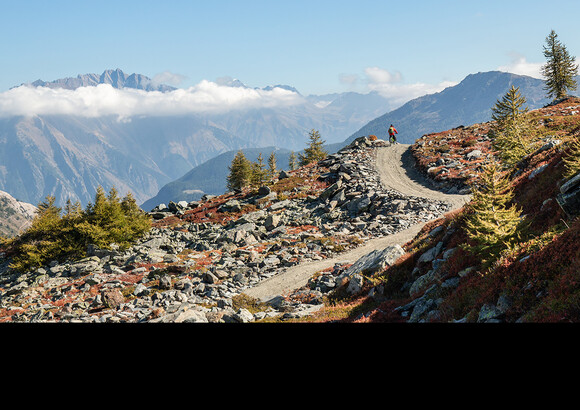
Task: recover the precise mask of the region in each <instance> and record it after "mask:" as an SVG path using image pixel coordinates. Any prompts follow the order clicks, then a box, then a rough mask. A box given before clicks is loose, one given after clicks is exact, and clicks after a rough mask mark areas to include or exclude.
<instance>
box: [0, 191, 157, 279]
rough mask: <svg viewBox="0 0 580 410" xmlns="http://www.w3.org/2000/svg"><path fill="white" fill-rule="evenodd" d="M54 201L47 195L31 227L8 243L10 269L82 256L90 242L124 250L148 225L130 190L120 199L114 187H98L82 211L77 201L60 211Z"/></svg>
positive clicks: (26, 267)
mask: <svg viewBox="0 0 580 410" xmlns="http://www.w3.org/2000/svg"><path fill="white" fill-rule="evenodd" d="M54 202H55V198H54V197H53V196H50V195H49V196H47V197H46V199H45V200H44V201H43V202H41V203H40V204H39V205H38V210H37V213H36V216H35V218H34V220H33V221H32V225H31V227H30V228H29V229H28V230H27V231H25V232H24V233H23V234H21V235H20V236H17V237H15V238H14V239H12V240H10V241H8V242H7V244H6V245H7V247H8V248H9V249H10V251H11V254H12V255H13V259H12V264H11V265H10V266H11V267H12V268H13V269H16V270H18V271H21V272H25V271H29V270H32V269H36V268H39V267H41V266H45V265H47V264H48V263H49V262H51V261H53V260H56V261H59V262H62V261H64V260H66V259H77V258H82V257H85V256H86V250H87V245H89V244H92V245H95V246H96V247H98V248H101V249H108V248H110V246H111V245H112V244H113V243H114V244H116V245H117V246H118V247H119V248H120V249H126V248H128V247H129V246H130V245H131V244H132V243H133V242H134V241H135V240H136V239H138V238H139V237H140V236H142V235H143V234H144V233H145V232H147V231H148V230H149V229H150V227H151V221H150V218H149V216H148V215H147V214H146V213H144V212H143V211H142V210H141V209H140V208H139V207H138V206H137V204H136V202H135V199H134V198H133V196H132V195H131V194H130V193H129V194H128V195H127V196H125V197H124V198H123V199H122V200H120V199H119V197H118V196H117V191H116V190H115V188H112V189H111V190H110V192H109V195H108V196H106V195H105V193H104V191H103V188H102V187H99V188H98V189H97V193H96V195H95V201H94V203H89V204H88V205H87V207H86V209H85V210H83V209H82V208H81V206H80V204H79V203H78V202H77V203H75V204H71V202H70V201H67V204H66V207H65V208H64V212H63V210H62V209H61V208H59V207H57V206H56V205H55V204H54Z"/></svg>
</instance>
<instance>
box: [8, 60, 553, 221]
mask: <svg viewBox="0 0 580 410" xmlns="http://www.w3.org/2000/svg"><path fill="white" fill-rule="evenodd" d="M100 84H108V85H110V86H111V87H113V88H115V89H127V88H128V89H135V90H140V91H139V92H146V93H149V92H158V91H160V92H161V93H162V94H171V93H173V92H179V91H183V90H178V89H175V88H173V87H170V86H166V85H163V84H156V83H155V82H153V80H151V79H149V78H148V77H146V76H143V75H139V74H131V75H127V74H125V73H123V71H121V70H120V69H116V70H106V71H105V72H103V73H102V74H100V75H97V74H85V75H79V76H77V77H76V78H72V77H71V78H64V79H60V80H54V81H50V82H45V81H42V80H37V81H35V82H33V83H30V84H23V85H21V87H37V88H38V89H41V88H40V87H44V88H50V89H59V88H63V89H67V90H76V89H78V88H80V87H87V88H88V87H95V86H99V85H100ZM512 84H513V85H515V86H518V87H520V91H521V92H522V94H523V95H524V96H525V97H526V98H527V103H528V106H529V107H530V108H537V107H540V106H542V105H544V104H546V103H547V102H548V100H547V98H546V96H545V94H546V93H545V91H544V90H543V86H544V82H543V81H542V80H539V79H535V78H531V77H526V76H520V75H515V74H510V73H504V72H498V71H493V72H486V73H477V74H472V75H469V76H467V77H466V78H465V79H464V80H463V81H461V83H459V84H458V85H456V86H453V87H448V88H446V89H445V90H443V91H441V92H439V93H434V94H430V95H425V96H423V97H419V98H416V99H414V100H411V101H409V102H408V103H406V104H404V105H403V106H401V107H400V108H397V109H395V110H393V111H390V112H387V113H385V111H386V107H388V106H389V103H388V99H387V98H385V97H383V96H381V95H380V94H378V93H376V92H370V93H366V94H360V93H354V92H347V93H335V94H327V95H310V96H302V95H301V94H300V93H299V92H298V90H296V89H295V88H294V87H291V86H289V85H280V84H279V85H274V86H267V87H264V88H262V89H259V90H260V91H262V92H268V91H272V90H276V89H281V90H284V92H287V93H290V95H292V96H297V97H299V98H300V103H298V104H292V105H286V106H263V107H255V106H248V107H246V108H244V107H242V108H239V109H235V110H230V111H227V112H220V111H217V112H210V111H208V112H195V113H189V114H182V115H162V114H159V115H138V116H134V117H131V118H128V119H123V120H121V119H120V118H119V117H118V116H115V115H103V116H95V117H87V116H80V115H64V114H60V115H55V114H54V115H32V116H8V117H6V116H5V117H2V118H0V190H3V191H6V192H8V193H10V194H11V195H13V196H14V197H16V198H18V199H19V200H21V201H24V202H28V203H32V204H36V203H38V202H40V201H41V200H43V199H44V198H45V197H46V196H47V195H53V196H55V197H56V203H57V204H59V205H63V204H64V203H65V202H66V200H67V199H71V200H72V201H75V200H78V201H79V202H80V203H81V205H83V206H84V205H86V204H87V203H88V202H90V201H92V200H93V197H94V194H95V192H96V190H97V187H98V186H99V185H100V186H103V187H104V188H105V190H108V189H110V188H111V187H113V186H114V187H115V188H117V190H118V191H119V194H120V195H124V194H126V193H127V192H129V191H130V192H132V193H133V195H134V196H135V198H136V200H137V202H138V203H139V204H143V205H142V206H143V207H144V209H145V208H147V207H149V206H150V205H151V204H153V203H155V202H157V201H159V202H158V203H161V202H166V201H168V200H174V201H179V200H194V199H197V198H199V197H201V196H202V195H203V194H204V193H210V194H221V193H223V192H224V189H225V184H226V181H225V176H226V175H227V172H228V171H227V166H228V165H229V162H230V161H231V158H233V155H234V153H235V152H236V151H237V150H240V149H244V150H248V151H247V153H248V157H250V159H251V158H255V156H257V154H258V153H259V152H262V154H263V156H264V157H265V158H267V156H268V155H269V152H271V151H272V150H278V151H276V153H277V156H278V166H279V168H282V169H284V168H286V166H287V158H288V157H287V155H289V152H290V151H291V150H293V151H296V152H298V151H300V150H302V149H303V148H305V147H306V145H307V143H308V133H309V132H310V130H312V129H316V130H318V131H319V132H320V133H321V135H322V137H323V139H324V140H325V141H326V143H327V150H328V151H329V152H335V151H337V150H338V149H340V148H341V147H342V146H345V145H348V143H350V142H351V141H352V140H354V139H355V138H357V137H359V136H362V135H371V134H374V135H376V136H378V137H379V138H386V130H387V128H388V126H389V125H390V124H391V123H393V124H394V125H395V126H396V127H397V129H398V131H399V141H400V142H405V143H412V142H413V141H414V140H415V139H417V138H419V137H420V136H421V135H422V134H424V133H430V132H437V131H440V130H446V129H450V128H453V127H456V126H458V125H464V124H465V125H467V124H472V123H476V122H483V121H487V120H489V119H490V113H491V107H492V106H493V104H494V103H495V102H496V101H497V100H498V99H499V98H501V96H502V95H503V94H505V92H506V91H507V89H508V88H509V87H510V86H511V85H512ZM220 85H221V86H223V87H232V88H236V89H240V90H241V91H243V90H244V89H248V90H252V89H250V87H247V86H246V85H245V84H243V83H242V82H241V81H240V80H230V81H229V82H227V83H221V84H220ZM178 187H179V188H178ZM170 188H171V189H170ZM155 205H157V204H156V203H155V204H154V205H153V206H155ZM146 210H148V209H146Z"/></svg>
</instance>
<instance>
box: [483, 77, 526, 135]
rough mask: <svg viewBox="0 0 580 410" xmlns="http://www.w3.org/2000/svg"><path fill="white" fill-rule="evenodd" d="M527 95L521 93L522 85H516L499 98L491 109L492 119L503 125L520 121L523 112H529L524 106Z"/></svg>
mask: <svg viewBox="0 0 580 410" xmlns="http://www.w3.org/2000/svg"><path fill="white" fill-rule="evenodd" d="M525 103H526V97H524V96H523V95H521V94H520V87H515V86H514V85H512V86H511V88H510V89H509V90H508V91H507V92H506V93H505V95H504V96H503V97H502V99H501V101H500V100H497V102H496V103H495V105H494V106H493V107H492V109H491V119H492V120H494V121H496V122H497V123H498V124H500V125H501V126H506V125H510V124H514V123H517V122H520V119H521V116H522V114H525V113H527V112H528V107H527V106H526V107H524V104H525Z"/></svg>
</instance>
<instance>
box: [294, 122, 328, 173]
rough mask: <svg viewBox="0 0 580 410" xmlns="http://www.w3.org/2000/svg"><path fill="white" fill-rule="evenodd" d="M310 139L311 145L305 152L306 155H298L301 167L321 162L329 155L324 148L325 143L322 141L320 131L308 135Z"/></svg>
mask: <svg viewBox="0 0 580 410" xmlns="http://www.w3.org/2000/svg"><path fill="white" fill-rule="evenodd" d="M308 139H309V140H310V143H309V144H308V147H307V148H306V149H305V150H304V154H298V156H299V157H300V165H301V166H303V165H307V164H310V163H311V162H316V161H320V160H322V159H324V158H325V157H326V156H327V155H328V152H326V151H325V150H324V148H323V147H322V146H323V145H324V143H325V141H323V140H322V137H321V136H320V133H319V132H318V131H316V130H314V129H313V130H311V131H310V134H308Z"/></svg>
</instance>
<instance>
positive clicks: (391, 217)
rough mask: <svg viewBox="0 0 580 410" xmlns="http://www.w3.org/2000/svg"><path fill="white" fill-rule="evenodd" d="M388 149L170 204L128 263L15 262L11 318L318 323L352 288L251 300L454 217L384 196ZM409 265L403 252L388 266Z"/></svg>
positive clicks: (1, 310)
mask: <svg viewBox="0 0 580 410" xmlns="http://www.w3.org/2000/svg"><path fill="white" fill-rule="evenodd" d="M385 144H387V143H385V142H384V141H382V140H374V141H373V140H370V139H367V138H361V139H358V140H356V141H354V142H353V143H352V144H351V145H349V146H348V147H345V148H344V149H343V150H341V151H339V152H338V153H336V154H333V155H331V156H329V157H327V158H326V159H325V160H323V161H320V162H319V163H313V164H310V165H308V166H305V167H302V168H300V169H298V170H296V171H292V172H284V171H282V172H281V173H280V176H279V178H278V179H276V180H274V181H272V183H271V184H270V185H268V186H264V187H262V188H260V189H259V190H254V191H248V190H246V191H243V192H238V193H235V192H231V193H227V194H224V195H221V196H209V195H207V196H205V197H204V198H202V199H201V200H200V201H193V202H189V203H188V202H185V201H184V202H178V203H175V202H170V203H168V204H160V205H158V206H157V207H156V208H155V209H154V210H153V211H152V212H151V216H152V220H153V222H152V229H151V231H150V232H149V233H148V234H147V235H146V236H145V237H144V238H142V239H141V240H140V241H139V243H137V244H135V245H134V246H133V247H132V248H130V249H128V250H127V251H125V252H121V251H118V250H115V247H114V246H113V247H112V249H109V250H103V249H94V248H90V249H89V257H87V258H85V259H83V260H80V261H69V262H67V263H57V262H54V263H51V264H50V265H49V266H45V267H43V268H40V269H38V270H36V271H34V272H26V273H19V272H15V271H13V270H12V269H10V267H9V263H10V252H9V250H5V252H4V253H2V254H1V255H2V259H1V260H0V264H1V265H0V278H1V281H0V287H1V289H0V292H1V293H0V318H1V319H2V321H26V322H30V321H32V322H36V321H74V322H248V321H256V320H266V319H268V318H270V320H274V319H273V318H276V320H278V319H284V320H287V319H291V318H298V317H302V316H304V315H308V314H311V313H312V312H314V311H316V310H318V309H320V308H321V307H322V306H323V304H322V301H323V299H324V297H325V295H328V294H330V293H331V292H332V291H333V290H334V289H335V288H338V287H339V286H341V285H342V284H343V282H342V281H348V276H343V277H339V276H337V275H334V273H333V274H332V275H327V274H324V273H322V274H320V275H316V276H315V277H314V278H313V279H312V281H311V284H310V285H309V286H307V287H306V288H305V289H301V290H298V291H296V292H295V293H294V294H292V295H288V297H287V298H280V299H279V300H277V301H276V303H271V304H270V305H264V304H262V303H260V302H258V301H256V300H252V299H251V298H249V297H247V296H245V295H244V293H243V292H244V290H245V289H248V288H249V287H252V286H255V285H256V284H258V283H260V282H261V281H263V280H265V279H267V278H269V277H272V276H273V275H276V274H277V273H279V272H281V271H283V270H284V269H286V268H287V267H290V266H294V265H296V264H299V263H301V262H306V261H312V260H319V259H324V258H328V257H330V256H334V255H337V254H340V253H341V252H343V251H345V250H348V249H352V248H354V247H356V246H358V245H360V244H361V243H363V242H365V241H366V240H367V239H369V238H375V237H380V236H384V235H390V234H392V233H395V232H398V231H401V230H403V229H405V228H407V227H409V226H411V225H413V224H416V223H418V222H425V221H428V220H432V219H434V218H437V217H439V216H441V215H442V214H444V213H445V212H446V211H447V210H448V209H449V208H448V205H447V204H446V203H443V202H440V201H430V200H426V199H422V198H416V197H410V196H404V195H402V194H400V193H398V192H395V191H390V190H386V189H384V188H383V187H382V186H381V184H380V182H379V179H378V175H377V172H376V169H375V168H374V161H373V153H374V150H375V149H376V148H377V147H380V146H382V145H385ZM402 253H403V251H402V249H395V250H394V251H393V252H391V253H390V255H388V257H389V258H391V259H392V258H393V257H394V256H400V255H401V254H402ZM383 256H384V257H386V255H383ZM343 265H344V264H343ZM347 267H348V266H346V265H344V266H337V269H339V270H340V272H342V270H343V269H346V268H347Z"/></svg>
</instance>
